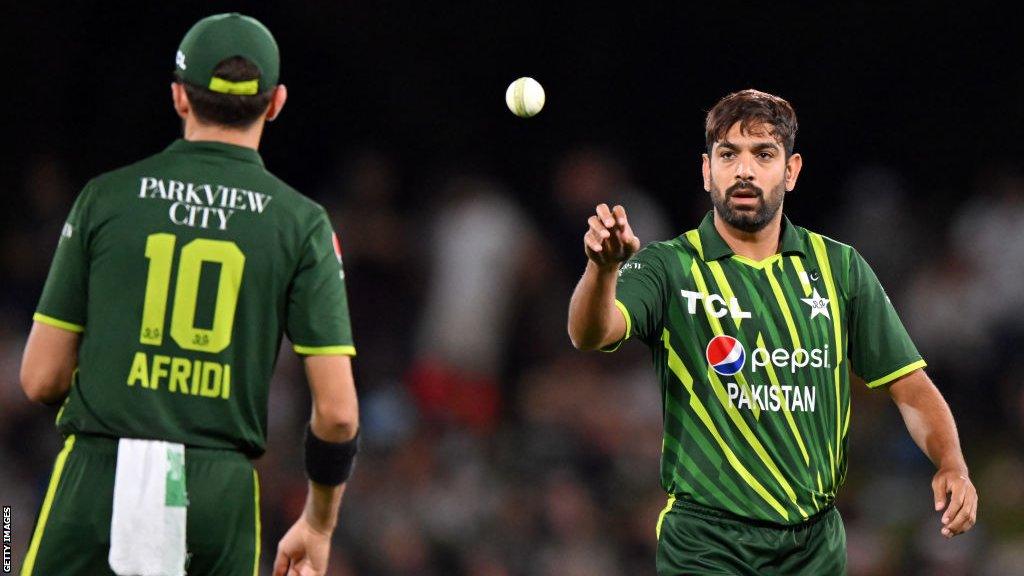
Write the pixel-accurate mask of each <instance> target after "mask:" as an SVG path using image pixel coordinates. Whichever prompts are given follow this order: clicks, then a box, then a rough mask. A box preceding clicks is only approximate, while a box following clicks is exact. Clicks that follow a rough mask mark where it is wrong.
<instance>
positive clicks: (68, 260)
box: [32, 184, 93, 332]
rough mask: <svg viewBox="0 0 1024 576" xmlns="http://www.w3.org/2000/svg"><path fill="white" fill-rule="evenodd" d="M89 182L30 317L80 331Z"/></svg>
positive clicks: (86, 271)
mask: <svg viewBox="0 0 1024 576" xmlns="http://www.w3.org/2000/svg"><path fill="white" fill-rule="evenodd" d="M92 196H93V188H92V185H91V184H89V185H86V187H85V189H83V190H82V193H81V194H79V195H78V198H77V199H76V200H75V203H74V205H73V206H72V207H71V213H70V214H68V218H67V221H66V222H65V223H64V227H63V228H62V229H61V232H60V240H58V242H57V250H56V252H55V253H54V256H53V262H52V263H51V264H50V272H49V275H48V276H47V277H46V284H45V285H44V286H43V295H42V296H41V297H40V299H39V305H38V306H37V307H36V312H35V314H33V316H32V319H33V320H35V321H36V322H42V323H43V324H49V325H50V326H55V327H57V328H62V329H64V330H70V331H71V332H83V331H85V326H86V323H87V321H88V318H86V313H87V308H88V302H89V222H88V213H89V207H90V204H91V202H92Z"/></svg>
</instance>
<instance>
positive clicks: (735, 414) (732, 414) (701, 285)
mask: <svg viewBox="0 0 1024 576" xmlns="http://www.w3.org/2000/svg"><path fill="white" fill-rule="evenodd" d="M690 271H691V273H692V275H693V279H694V281H695V282H696V284H697V289H698V290H700V291H701V292H703V293H704V294H708V293H709V292H708V286H707V283H706V282H705V281H704V275H703V274H702V273H701V271H700V266H699V265H698V264H697V261H696V260H694V261H693V264H692V265H691V266H690ZM704 311H705V313H706V314H707V318H708V322H709V323H710V324H711V328H712V330H714V331H715V334H724V333H725V332H724V331H723V330H722V324H721V322H719V321H718V318H715V317H714V316H713V315H712V314H711V312H710V311H708V309H707V308H705V309H704ZM734 377H735V378H736V382H737V383H738V384H739V385H740V387H741V388H742V389H743V391H744V393H746V394H748V397H753V394H752V393H751V390H750V385H749V384H747V380H746V378H745V377H744V376H743V373H741V372H737V373H736V374H735V376H734ZM708 381H710V382H711V388H712V389H713V390H714V392H715V396H717V397H718V401H719V402H721V403H722V408H723V410H725V413H726V414H728V415H729V419H730V420H732V422H733V424H735V425H736V428H737V429H739V431H740V434H742V435H743V437H744V438H745V439H746V440H747V443H748V444H750V447H751V448H753V449H754V452H755V453H757V456H758V457H759V458H760V459H761V462H763V463H764V465H765V467H766V468H767V469H768V471H769V472H771V474H772V476H773V477H774V478H775V480H776V482H778V483H779V486H781V487H782V489H783V491H785V492H786V495H787V496H789V499H790V500H791V501H792V502H793V505H794V506H796V507H797V509H798V510H800V512H801V513H803V510H802V509H800V505H799V504H797V501H796V492H794V491H793V487H792V486H790V485H789V482H787V481H786V477H785V476H783V475H782V471H781V470H779V466H778V465H777V464H776V463H775V461H774V460H773V459H772V457H771V456H769V455H768V451H767V450H765V449H764V445H762V444H761V441H760V440H758V439H757V436H755V435H754V432H753V431H752V430H751V429H750V426H748V425H747V422H746V420H744V419H743V416H741V415H740V411H739V408H736V407H735V406H733V405H732V402H730V401H729V394H728V393H727V392H726V391H725V386H723V385H722V381H721V380H720V379H719V378H718V374H717V373H716V372H715V371H714V369H713V368H711V367H710V366H709V367H708ZM750 408H751V411H753V412H754V418H755V419H758V418H759V416H760V415H761V410H760V408H758V407H757V404H756V403H753V404H752V405H751V407H750Z"/></svg>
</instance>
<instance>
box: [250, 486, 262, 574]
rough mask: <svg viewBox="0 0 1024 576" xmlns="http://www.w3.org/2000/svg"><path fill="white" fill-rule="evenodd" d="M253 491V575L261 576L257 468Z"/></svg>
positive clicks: (260, 525) (260, 526) (260, 527)
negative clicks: (254, 524)
mask: <svg viewBox="0 0 1024 576" xmlns="http://www.w3.org/2000/svg"><path fill="white" fill-rule="evenodd" d="M252 493H253V510H254V511H255V513H256V555H255V556H256V557H255V558H254V559H253V561H252V576H259V574H260V543H261V538H260V532H261V530H262V527H263V526H262V524H260V476H259V474H257V473H256V469H255V468H253V470H252Z"/></svg>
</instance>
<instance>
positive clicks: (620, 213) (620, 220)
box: [612, 205, 626, 230]
mask: <svg viewBox="0 0 1024 576" xmlns="http://www.w3.org/2000/svg"><path fill="white" fill-rule="evenodd" d="M612 216H614V217H615V225H616V226H618V227H619V230H625V228H626V209H625V208H623V207H622V206H619V205H616V206H615V208H612Z"/></svg>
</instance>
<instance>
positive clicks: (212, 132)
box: [185, 119, 263, 150]
mask: <svg viewBox="0 0 1024 576" xmlns="http://www.w3.org/2000/svg"><path fill="white" fill-rule="evenodd" d="M262 136H263V122H256V123H255V124H253V125H252V126H251V127H249V128H245V129H241V130H238V129H234V128H225V127H223V126H217V125H214V124H200V123H199V122H196V121H194V120H191V119H190V120H186V121H185V140H189V141H203V142H223V143H224V144H234V145H235V146H244V147H246V148H252V149H253V150H258V149H259V147H260V138H261V137H262Z"/></svg>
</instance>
